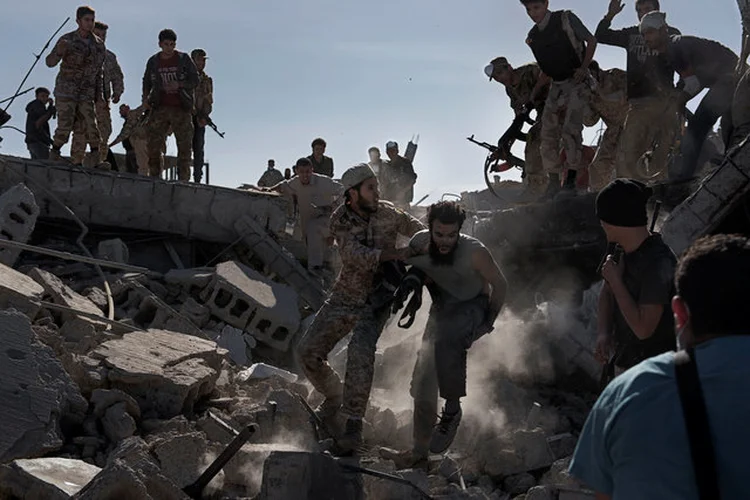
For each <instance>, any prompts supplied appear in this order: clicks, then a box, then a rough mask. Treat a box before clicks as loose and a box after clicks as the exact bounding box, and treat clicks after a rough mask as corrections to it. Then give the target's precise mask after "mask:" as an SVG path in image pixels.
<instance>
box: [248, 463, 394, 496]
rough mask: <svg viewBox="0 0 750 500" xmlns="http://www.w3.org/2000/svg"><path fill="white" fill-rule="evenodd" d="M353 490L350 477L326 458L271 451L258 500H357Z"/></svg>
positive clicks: (354, 486) (355, 490) (265, 465)
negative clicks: (354, 499) (322, 499)
mask: <svg viewBox="0 0 750 500" xmlns="http://www.w3.org/2000/svg"><path fill="white" fill-rule="evenodd" d="M357 491H358V488H357V485H356V483H355V482H354V481H353V479H352V476H348V477H347V476H346V475H345V474H344V473H343V472H342V471H341V469H340V468H339V467H338V466H337V465H336V462H335V461H334V460H333V458H331V457H330V456H327V455H322V454H320V453H304V452H278V451H275V452H273V453H271V455H270V456H269V457H268V459H266V461H265V462H264V464H263V483H262V485H261V489H260V494H259V496H258V500H288V499H290V498H295V499H297V500H316V499H318V498H326V499H329V500H349V499H352V498H360V496H359V495H358V494H357ZM379 498H388V497H379ZM390 498H395V497H390Z"/></svg>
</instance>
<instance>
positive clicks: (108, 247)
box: [96, 238, 130, 264]
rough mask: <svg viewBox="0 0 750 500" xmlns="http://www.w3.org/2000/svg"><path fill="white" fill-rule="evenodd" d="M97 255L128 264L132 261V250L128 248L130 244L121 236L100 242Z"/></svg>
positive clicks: (103, 258)
mask: <svg viewBox="0 0 750 500" xmlns="http://www.w3.org/2000/svg"><path fill="white" fill-rule="evenodd" d="M96 256H97V257H98V258H100V259H102V260H109V261H112V262H119V263H120V264H127V263H128V262H129V261H130V250H128V246H127V245H126V244H125V242H124V241H122V240H121V239H120V238H115V239H113V240H104V241H101V242H99V246H98V247H97V249H96Z"/></svg>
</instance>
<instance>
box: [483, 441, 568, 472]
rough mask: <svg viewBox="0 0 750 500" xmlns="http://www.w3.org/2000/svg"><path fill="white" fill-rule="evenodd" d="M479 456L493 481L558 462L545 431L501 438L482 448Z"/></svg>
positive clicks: (488, 442) (489, 442)
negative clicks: (555, 460)
mask: <svg viewBox="0 0 750 500" xmlns="http://www.w3.org/2000/svg"><path fill="white" fill-rule="evenodd" d="M477 453H478V454H479V456H481V457H482V460H483V462H484V472H485V473H486V474H488V475H489V476H492V477H500V478H503V477H507V476H512V475H514V474H520V473H523V472H530V471H535V470H539V469H544V468H546V467H549V466H550V465H552V463H553V462H554V457H553V456H552V452H551V451H550V449H549V446H548V445H547V439H546V437H545V435H544V431H543V430H541V429H535V430H533V431H526V430H519V431H516V432H514V433H513V434H512V435H511V436H510V438H509V439H508V438H504V437H501V438H498V439H496V440H490V441H486V442H484V443H481V444H480V445H479V448H478V449H477Z"/></svg>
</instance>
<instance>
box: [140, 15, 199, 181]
mask: <svg viewBox="0 0 750 500" xmlns="http://www.w3.org/2000/svg"><path fill="white" fill-rule="evenodd" d="M176 45H177V35H176V34H175V32H174V31H172V30H170V29H165V30H162V31H161V32H160V33H159V47H160V48H161V52H159V53H158V54H155V55H153V56H152V57H151V58H150V59H149V60H148V62H147V63H146V72H145V73H144V75H143V104H144V106H146V107H147V108H150V109H151V117H150V118H149V125H148V165H149V175H151V176H152V177H159V176H160V175H161V169H162V167H161V165H162V163H161V154H162V151H163V148H164V143H165V141H166V139H167V133H168V132H169V129H170V127H171V129H172V131H173V132H174V136H175V139H176V140H177V167H178V169H179V179H180V181H188V180H189V179H190V164H191V163H192V153H193V104H194V100H195V95H194V94H195V88H196V87H197V86H198V82H199V77H198V69H197V68H196V67H195V63H194V62H193V60H192V59H191V58H190V56H189V55H188V54H185V53H183V52H178V51H177V50H175V47H176Z"/></svg>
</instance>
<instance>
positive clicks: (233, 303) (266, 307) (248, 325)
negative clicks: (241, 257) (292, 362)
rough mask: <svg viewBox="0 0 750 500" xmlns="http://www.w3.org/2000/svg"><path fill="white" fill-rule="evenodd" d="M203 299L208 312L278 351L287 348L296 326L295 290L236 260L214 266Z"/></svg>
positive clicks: (297, 323) (297, 319)
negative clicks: (248, 332)
mask: <svg viewBox="0 0 750 500" xmlns="http://www.w3.org/2000/svg"><path fill="white" fill-rule="evenodd" d="M207 295H208V296H209V298H208V300H207V301H206V303H207V305H208V307H209V308H210V309H211V313H212V314H213V315H214V316H216V317H217V318H220V319H221V320H222V321H225V322H226V323H227V324H229V325H232V326H234V327H236V328H239V329H241V330H248V329H249V330H251V331H253V334H254V337H255V338H256V339H257V340H259V341H261V342H263V343H265V344H267V345H269V346H271V347H273V348H275V349H278V350H280V351H286V350H287V349H289V344H290V342H291V339H292V337H293V336H294V334H295V333H296V332H297V330H298V329H299V324H300V314H299V305H298V300H297V293H296V292H295V291H294V290H293V289H292V288H290V287H288V286H286V285H282V284H280V283H274V282H272V281H270V280H268V279H267V278H266V277H265V276H263V275H262V274H260V273H259V272H257V271H255V270H254V269H251V268H249V267H247V266H245V265H242V264H240V263H238V262H233V261H229V262H223V263H221V264H219V265H218V266H216V275H215V277H214V279H213V281H212V282H211V285H210V293H209V294H207Z"/></svg>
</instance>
